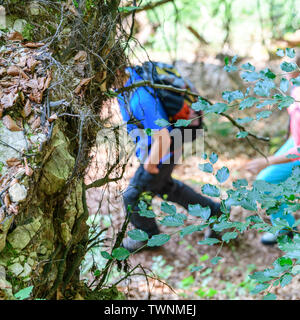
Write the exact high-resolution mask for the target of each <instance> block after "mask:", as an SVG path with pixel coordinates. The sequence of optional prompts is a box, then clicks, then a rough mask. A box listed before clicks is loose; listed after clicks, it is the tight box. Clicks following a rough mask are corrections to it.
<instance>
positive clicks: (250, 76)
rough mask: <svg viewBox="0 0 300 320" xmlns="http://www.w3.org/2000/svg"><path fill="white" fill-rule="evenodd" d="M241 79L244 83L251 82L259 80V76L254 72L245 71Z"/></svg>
mask: <svg viewBox="0 0 300 320" xmlns="http://www.w3.org/2000/svg"><path fill="white" fill-rule="evenodd" d="M241 78H242V79H243V80H244V81H245V82H253V81H256V80H259V79H260V75H259V74H258V73H257V72H255V71H253V72H250V71H245V72H243V73H242V74H241Z"/></svg>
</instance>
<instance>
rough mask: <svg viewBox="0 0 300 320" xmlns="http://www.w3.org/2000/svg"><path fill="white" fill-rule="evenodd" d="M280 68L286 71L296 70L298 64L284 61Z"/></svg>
mask: <svg viewBox="0 0 300 320" xmlns="http://www.w3.org/2000/svg"><path fill="white" fill-rule="evenodd" d="M280 68H281V70H282V71H286V72H292V71H294V70H296V69H297V65H296V64H295V63H293V62H286V61H284V62H282V64H281V65H280Z"/></svg>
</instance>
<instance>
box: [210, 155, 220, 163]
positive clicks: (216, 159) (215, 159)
mask: <svg viewBox="0 0 300 320" xmlns="http://www.w3.org/2000/svg"><path fill="white" fill-rule="evenodd" d="M209 161H210V162H211V163H212V164H215V163H216V162H217V161H218V155H217V154H216V153H214V152H213V153H212V154H211V155H210V157H209Z"/></svg>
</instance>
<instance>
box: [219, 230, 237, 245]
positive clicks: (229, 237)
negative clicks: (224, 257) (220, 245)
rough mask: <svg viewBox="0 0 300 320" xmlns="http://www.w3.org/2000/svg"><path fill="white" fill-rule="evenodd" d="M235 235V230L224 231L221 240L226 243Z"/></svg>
mask: <svg viewBox="0 0 300 320" xmlns="http://www.w3.org/2000/svg"><path fill="white" fill-rule="evenodd" d="M237 236H238V233H237V232H226V233H225V234H223V236H222V240H223V241H225V242H227V243H228V242H229V241H230V240H232V239H235V238H236V237H237Z"/></svg>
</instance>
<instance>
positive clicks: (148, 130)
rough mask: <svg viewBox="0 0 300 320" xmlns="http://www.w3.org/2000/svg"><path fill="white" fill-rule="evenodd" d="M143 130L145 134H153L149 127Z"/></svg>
mask: <svg viewBox="0 0 300 320" xmlns="http://www.w3.org/2000/svg"><path fill="white" fill-rule="evenodd" d="M145 132H146V135H147V136H150V137H151V136H152V135H153V131H152V129H150V128H147V129H145Z"/></svg>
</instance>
